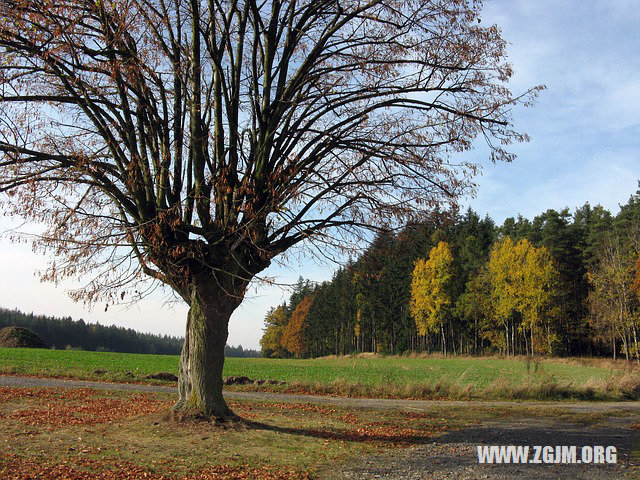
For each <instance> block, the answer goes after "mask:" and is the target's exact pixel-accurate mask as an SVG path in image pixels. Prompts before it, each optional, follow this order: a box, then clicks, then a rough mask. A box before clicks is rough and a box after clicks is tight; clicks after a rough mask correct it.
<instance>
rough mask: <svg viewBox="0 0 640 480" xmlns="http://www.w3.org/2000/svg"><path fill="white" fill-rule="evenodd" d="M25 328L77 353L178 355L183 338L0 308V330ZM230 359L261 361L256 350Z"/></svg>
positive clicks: (230, 350)
mask: <svg viewBox="0 0 640 480" xmlns="http://www.w3.org/2000/svg"><path fill="white" fill-rule="evenodd" d="M9 326H17V327H24V328H27V329H28V330H30V331H32V332H33V333H35V334H36V335H38V336H39V337H40V338H41V339H42V341H43V342H44V343H46V344H47V345H48V346H49V347H51V348H54V349H56V350H64V349H74V350H75V349H78V350H89V351H102V352H120V353H151V354H163V355H179V354H180V351H181V349H182V343H183V341H184V339H183V338H180V337H174V336H169V335H155V334H151V333H141V332H137V331H135V330H133V329H131V328H122V327H116V326H114V325H111V326H105V325H100V324H94V323H86V322H85V321H84V320H83V319H80V320H73V319H72V318H71V317H63V318H58V317H52V316H47V315H34V314H33V313H29V314H27V313H23V312H21V311H19V310H17V309H15V310H9V309H6V308H0V328H4V327H9ZM225 356H227V357H259V356H260V353H259V352H257V351H256V350H249V349H247V350H245V349H243V348H242V345H238V346H237V347H234V346H229V345H226V347H225Z"/></svg>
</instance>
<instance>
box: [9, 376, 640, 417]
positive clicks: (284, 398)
mask: <svg viewBox="0 0 640 480" xmlns="http://www.w3.org/2000/svg"><path fill="white" fill-rule="evenodd" d="M0 387H67V388H95V389H99V390H125V391H136V392H164V393H174V392H176V393H177V391H176V387H175V386H163V385H145V384H140V383H113V382H97V381H90V380H63V379H58V378H36V377H20V376H14V375H0ZM224 396H225V397H227V398H230V399H236V400H253V401H266V402H269V401H273V402H298V403H320V404H331V405H338V406H340V405H343V406H346V407H358V408H375V409H387V408H388V409H399V410H409V411H420V410H425V409H428V408H430V407H434V406H449V407H456V406H459V407H460V408H474V407H478V408H484V407H500V406H503V407H523V408H526V407H536V408H543V409H550V410H557V409H562V410H565V411H571V412H585V413H598V412H614V411H630V412H638V413H639V414H640V402H528V401H522V402H510V401H466V400H404V399H388V398H347V397H326V396H320V395H293V394H287V393H271V392H239V391H232V390H227V391H225V392H224Z"/></svg>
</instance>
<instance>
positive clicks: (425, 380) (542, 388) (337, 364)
mask: <svg viewBox="0 0 640 480" xmlns="http://www.w3.org/2000/svg"><path fill="white" fill-rule="evenodd" d="M536 367H537V368H536ZM177 369H178V357H177V356H170V355H140V354H123V353H103V352H84V351H66V350H39V349H10V348H2V349H0V373H10V374H25V375H39V376H53V377H68V378H84V379H104V380H128V381H131V380H134V381H135V380H138V381H141V380H143V377H144V376H145V375H148V374H151V373H157V372H162V371H164V372H172V373H177ZM96 370H103V371H106V373H101V374H96V373H95V372H96ZM224 374H225V376H237V375H244V376H247V377H250V378H252V379H269V380H281V381H285V382H287V386H285V387H282V389H288V390H296V391H306V392H311V393H337V394H343V395H362V396H398V397H417V398H538V399H540V398H541V399H544V398H583V399H636V398H639V397H640V369H638V368H635V367H633V366H630V365H628V364H626V363H625V362H618V363H616V364H613V362H610V361H607V360H590V359H568V360H567V359H547V358H545V359H542V360H540V361H538V362H537V365H536V363H535V362H533V361H532V362H530V363H527V361H526V360H525V359H524V358H499V357H448V358H444V357H439V356H430V357H414V358H412V357H377V356H371V357H367V356H355V357H337V358H336V357H326V358H318V359H309V360H297V359H269V358H227V360H226V362H225V371H224ZM248 388H255V387H251V386H250V387H248Z"/></svg>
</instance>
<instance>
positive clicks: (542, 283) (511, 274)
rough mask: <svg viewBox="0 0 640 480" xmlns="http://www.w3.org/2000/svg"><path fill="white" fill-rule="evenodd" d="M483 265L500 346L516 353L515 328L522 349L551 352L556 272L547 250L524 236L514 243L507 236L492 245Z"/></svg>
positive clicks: (554, 339)
mask: <svg viewBox="0 0 640 480" xmlns="http://www.w3.org/2000/svg"><path fill="white" fill-rule="evenodd" d="M486 268H487V279H488V281H489V283H490V286H491V297H492V302H491V304H492V307H493V312H494V315H495V317H494V319H493V327H494V329H503V331H504V335H503V336H501V339H500V341H499V346H500V348H504V349H505V351H506V353H507V354H510V353H515V351H516V331H517V332H518V333H522V334H523V338H524V340H525V350H527V351H530V352H531V354H534V353H536V352H538V353H542V352H549V353H550V352H551V351H552V350H553V346H554V343H555V341H556V335H555V333H554V332H553V318H554V317H555V315H554V306H555V302H554V291H555V287H556V285H557V282H558V272H557V270H556V268H555V266H554V262H553V258H552V256H551V254H550V252H549V250H548V249H547V248H546V247H536V246H534V245H533V244H532V243H531V242H529V241H528V240H527V239H522V240H520V241H519V242H518V243H517V244H514V243H513V240H512V239H511V237H508V236H507V237H505V238H504V239H502V240H500V241H499V242H497V243H496V244H494V246H493V248H492V249H491V254H490V256H489V262H488V264H487V267H486ZM493 338H496V337H495V335H493Z"/></svg>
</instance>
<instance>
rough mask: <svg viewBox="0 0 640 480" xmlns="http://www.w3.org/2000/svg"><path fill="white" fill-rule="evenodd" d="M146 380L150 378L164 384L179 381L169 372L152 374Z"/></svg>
mask: <svg viewBox="0 0 640 480" xmlns="http://www.w3.org/2000/svg"><path fill="white" fill-rule="evenodd" d="M144 378H148V379H150V380H162V381H163V382H177V381H178V377H176V376H175V375H174V374H173V373H169V372H159V373H152V374H151V375H147V376H146V377H144Z"/></svg>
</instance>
